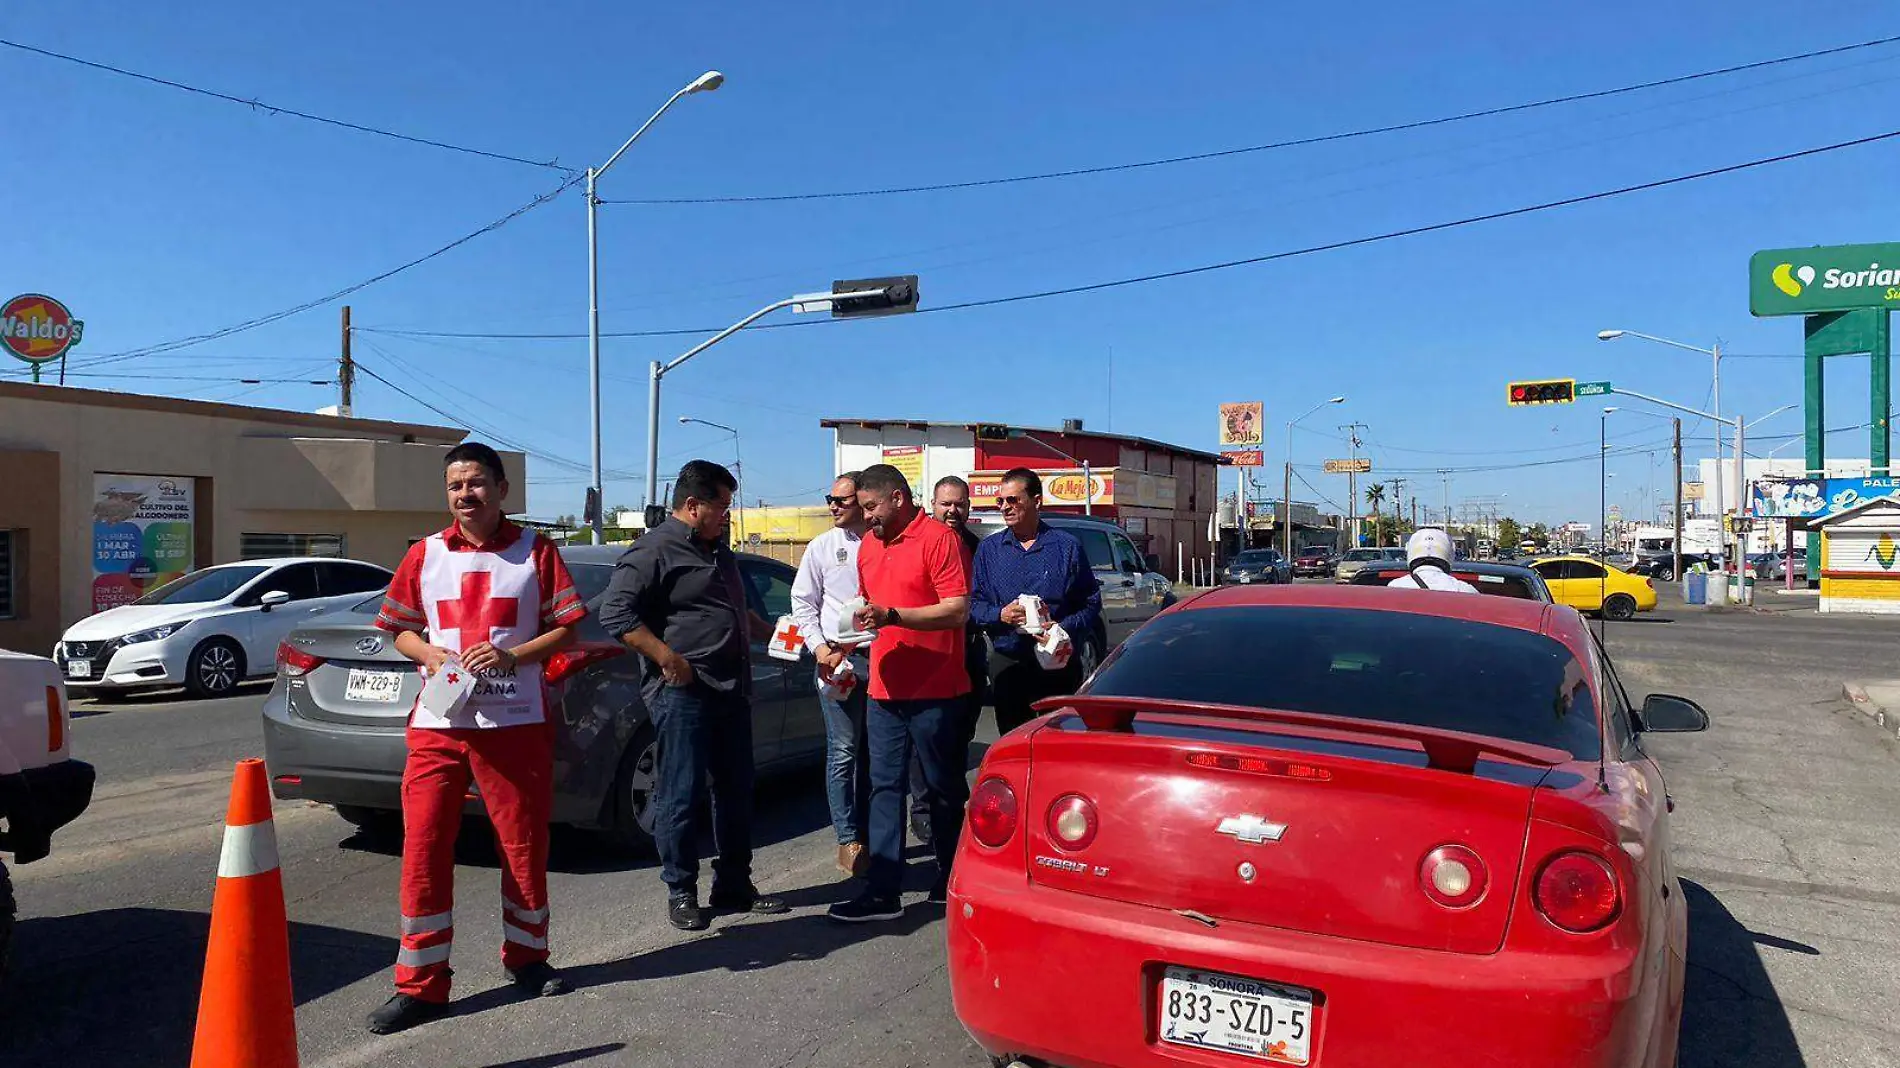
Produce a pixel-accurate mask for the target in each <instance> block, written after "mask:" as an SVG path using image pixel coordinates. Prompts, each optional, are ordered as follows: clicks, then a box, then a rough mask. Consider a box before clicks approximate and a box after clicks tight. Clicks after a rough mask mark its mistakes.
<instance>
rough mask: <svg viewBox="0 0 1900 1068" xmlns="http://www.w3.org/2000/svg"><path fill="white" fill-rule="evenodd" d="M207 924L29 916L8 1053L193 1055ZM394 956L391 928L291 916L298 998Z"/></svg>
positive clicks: (67, 1058)
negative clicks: (366, 929)
mask: <svg viewBox="0 0 1900 1068" xmlns="http://www.w3.org/2000/svg"><path fill="white" fill-rule="evenodd" d="M210 923H211V921H210V917H208V916H207V915H205V914H204V913H201V912H177V911H172V910H167V909H147V908H128V909H108V910H106V911H103V912H90V913H83V914H80V915H77V916H57V917H48V918H43V919H28V920H22V921H20V925H19V928H18V930H17V932H16V936H15V941H14V951H13V965H12V968H11V978H10V979H9V980H8V981H7V984H6V987H5V991H4V993H3V994H0V1063H7V1064H35V1065H52V1064H62V1063H63V1064H70V1065H112V1066H113V1068H136V1066H140V1065H153V1066H155V1068H157V1066H162V1068H175V1066H176V1065H181V1064H185V1063H187V1062H189V1061H190V1059H191V1040H192V1033H193V1031H194V1029H195V1028H196V1025H197V1019H198V987H199V983H200V981H201V979H202V978H203V975H204V954H205V940H206V937H207V934H208V932H209V930H210ZM395 955H396V940H395V939H394V938H387V937H383V936H380V935H367V934H363V933H361V932H358V931H346V930H342V929H339V928H335V927H320V926H315V925H312V924H304V923H293V924H291V925H290V971H291V988H292V989H293V990H294V991H295V993H296V998H297V1002H298V1003H299V1004H302V1003H304V1002H307V1001H312V1000H315V999H316V998H319V997H322V996H323V995H325V994H328V993H330V992H332V991H334V990H338V989H340V988H342V987H345V986H348V985H349V984H351V983H354V982H356V981H358V980H360V979H362V978H364V977H365V976H369V975H373V974H376V973H378V972H384V971H387V970H388V969H389V962H390V961H392V960H394V959H395ZM550 1063H561V1062H550Z"/></svg>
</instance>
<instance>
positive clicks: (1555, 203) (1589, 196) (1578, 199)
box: [358, 130, 1900, 340]
mask: <svg viewBox="0 0 1900 1068" xmlns="http://www.w3.org/2000/svg"><path fill="white" fill-rule="evenodd" d="M1896 137H1900V130H1889V131H1887V132H1885V133H1879V134H1872V135H1870V136H1867V137H1857V138H1854V139H1852V140H1849V141H1836V142H1834V143H1833V144H1827V145H1819V146H1817V147H1814V148H1804V149H1800V150H1798V151H1794V152H1784V153H1781V154H1780V155H1775V156H1765V157H1762V158H1760V159H1752V160H1747V161H1744V162H1742V163H1731V164H1729V165H1727V166H1723V167H1711V168H1709V169H1707V170H1700V171H1692V172H1690V173H1688V174H1679V175H1676V176H1674V177H1671V178H1658V179H1655V180H1653V181H1648V182H1638V183H1635V184H1633V185H1625V186H1618V187H1616V188H1614V189H1605V190H1600V191H1598V192H1595V193H1583V194H1579V195H1577V196H1571V197H1563V198H1560V199H1558V200H1546V201H1543V202H1541V203H1537V204H1527V205H1524V206H1522V207H1516V208H1509V209H1505V210H1501V211H1493V212H1486V213H1485V214H1482V215H1467V216H1464V217H1463V218H1459V219H1450V220H1447V221H1444V222H1437V223H1429V224H1425V225H1420V226H1412V227H1407V228H1405V229H1402V230H1387V231H1385V232H1384V233H1378V234H1368V235H1366V236H1363V237H1354V238H1346V239H1343V240H1339V241H1331V242H1327V243H1325V244H1320V245H1308V246H1306V247H1304V248H1296V249H1287V250H1284V251H1281V252H1271V253H1266V254H1264V255H1259V256H1248V257H1245V258H1242V259H1236V260H1224V261H1222V262H1220V263H1209V264H1203V265H1201V266H1199V267H1184V268H1181V269H1179V270H1173V271H1157V272H1155V273H1153V274H1144V275H1136V276H1134V277H1130V278H1118V279H1115V280H1113V281H1108V282H1091V283H1088V284H1085V285H1075V286H1064V287H1062V288H1059V289H1044V290H1038V291H1036V292H1032V293H1017V294H1013V295H1011V296H1005V297H990V298H987V299H984V300H967V301H962V302H960V303H956V304H943V305H939V306H937V307H932V308H919V309H917V312H916V314H918V315H925V314H930V313H941V312H953V311H966V310H968V309H971V308H989V307H995V306H998V305H1002V304H1016V303H1020V302H1023V301H1031V300H1046V299H1048V298H1050V297H1066V296H1074V295H1076V294H1080V293H1095V292H1100V291H1102V290H1108V289H1121V288H1125V287H1127V286H1135V285H1145V284H1147V283H1149V282H1160V281H1166V280H1169V279H1174V278H1187V277H1190V276H1193V275H1199V274H1210V273H1213V272H1216V271H1226V270H1231V269H1233V268H1235V267H1251V266H1255V265H1257V264H1262V263H1272V262H1275V261H1278V260H1289V259H1295V258H1298V257H1301V256H1311V255H1315V254H1317V253H1321V252H1336V251H1338V250H1340V249H1346V248H1357V247H1359V246H1362V245H1373V244H1378V243H1380V242H1383V241H1393V240H1397V239H1399V238H1404V237H1417V236H1419V235H1421V234H1430V233H1437V232H1439V231H1441V230H1454V229H1458V228H1459V227H1464V226H1472V225H1476V224H1478V223H1486V222H1496V221H1498V220H1500V219H1511V218H1516V217H1518V216H1521V215H1533V214H1536V213H1538V212H1544V211H1552V210H1555V209H1557V208H1567V207H1575V206H1576V205H1579V204H1588V203H1592V202H1594V201H1599V200H1609V199H1612V198H1614V197H1620V196H1626V195H1628V194H1631V193H1644V192H1649V191H1651V190H1655V189H1664V188H1667V187H1669V186H1675V185H1683V184H1686V183H1689V182H1695V181H1700V180H1702V179H1704V178H1715V177H1719V176H1722V175H1726V174H1736V173H1740V172H1742V171H1748V170H1754V169H1756V168H1759V167H1766V166H1770V165H1772V164H1776V163H1787V162H1790V161H1792V160H1797V159H1806V158H1808V157H1810V156H1819V155H1825V154H1826V153H1829V152H1838V151H1841V150H1843V149H1849V148H1860V147H1863V146H1865V145H1871V144H1876V143H1879V142H1882V141H1890V140H1892V139H1894V138H1896ZM834 321H835V320H831V319H818V320H811V321H802V322H801V321H793V322H784V323H764V324H759V325H755V326H750V327H747V328H746V329H748V330H783V329H790V328H794V327H808V326H817V325H821V324H828V323H832V322H834ZM358 329H359V330H366V331H370V332H372V333H378V334H387V335H390V336H394V337H439V338H482V339H493V340H537V339H539V340H547V339H556V338H578V337H585V336H586V335H585V334H572V333H558V334H557V333H547V334H514V333H478V332H462V331H441V330H391V329H377V328H371V327H358ZM723 329H725V327H723V326H713V327H695V328H692V329H679V330H633V331H619V332H613V333H605V334H602V335H601V336H602V337H673V336H678V335H689V334H697V335H702V336H703V335H706V334H711V333H716V332H718V331H720V330H723Z"/></svg>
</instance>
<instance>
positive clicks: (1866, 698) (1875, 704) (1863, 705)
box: [1841, 682, 1900, 737]
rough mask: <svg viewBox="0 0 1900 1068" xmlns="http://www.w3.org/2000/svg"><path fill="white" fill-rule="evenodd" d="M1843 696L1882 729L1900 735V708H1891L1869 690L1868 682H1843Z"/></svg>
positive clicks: (1855, 708)
mask: <svg viewBox="0 0 1900 1068" xmlns="http://www.w3.org/2000/svg"><path fill="white" fill-rule="evenodd" d="M1841 696H1843V697H1845V698H1847V703H1848V704H1850V705H1853V706H1854V710H1855V711H1857V712H1859V713H1861V714H1862V715H1864V716H1866V717H1868V718H1869V719H1871V720H1873V721H1874V723H1876V724H1877V725H1879V727H1880V729H1882V730H1884V731H1886V732H1887V733H1888V734H1892V735H1895V736H1896V737H1900V710H1896V709H1890V708H1888V707H1887V706H1886V705H1885V704H1884V703H1882V702H1881V701H1878V700H1876V699H1875V698H1874V697H1873V696H1872V695H1870V694H1869V693H1868V692H1867V684H1866V683H1861V682H1844V683H1842V684H1841Z"/></svg>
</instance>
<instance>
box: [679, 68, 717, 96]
mask: <svg viewBox="0 0 1900 1068" xmlns="http://www.w3.org/2000/svg"><path fill="white" fill-rule="evenodd" d="M724 84H726V76H725V75H723V74H721V73H719V72H718V71H716V70H709V71H707V72H706V73H704V74H702V75H700V76H699V77H697V78H694V79H693V84H691V85H689V86H687V87H686V91H687V92H689V93H710V92H712V91H713V90H714V89H717V88H719V87H720V86H722V85H724Z"/></svg>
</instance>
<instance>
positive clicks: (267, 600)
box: [257, 590, 290, 612]
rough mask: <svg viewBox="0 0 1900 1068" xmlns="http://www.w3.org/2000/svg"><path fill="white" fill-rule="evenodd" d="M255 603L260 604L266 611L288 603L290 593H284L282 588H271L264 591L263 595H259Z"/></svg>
mask: <svg viewBox="0 0 1900 1068" xmlns="http://www.w3.org/2000/svg"><path fill="white" fill-rule="evenodd" d="M257 603H258V605H259V606H261V607H262V608H263V609H264V611H266V612H268V611H270V610H271V609H273V608H276V607H277V606H278V605H283V604H289V603H290V594H288V593H285V592H284V591H282V590H272V591H270V592H269V593H266V594H265V595H264V596H262V597H259V598H258V599H257Z"/></svg>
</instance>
